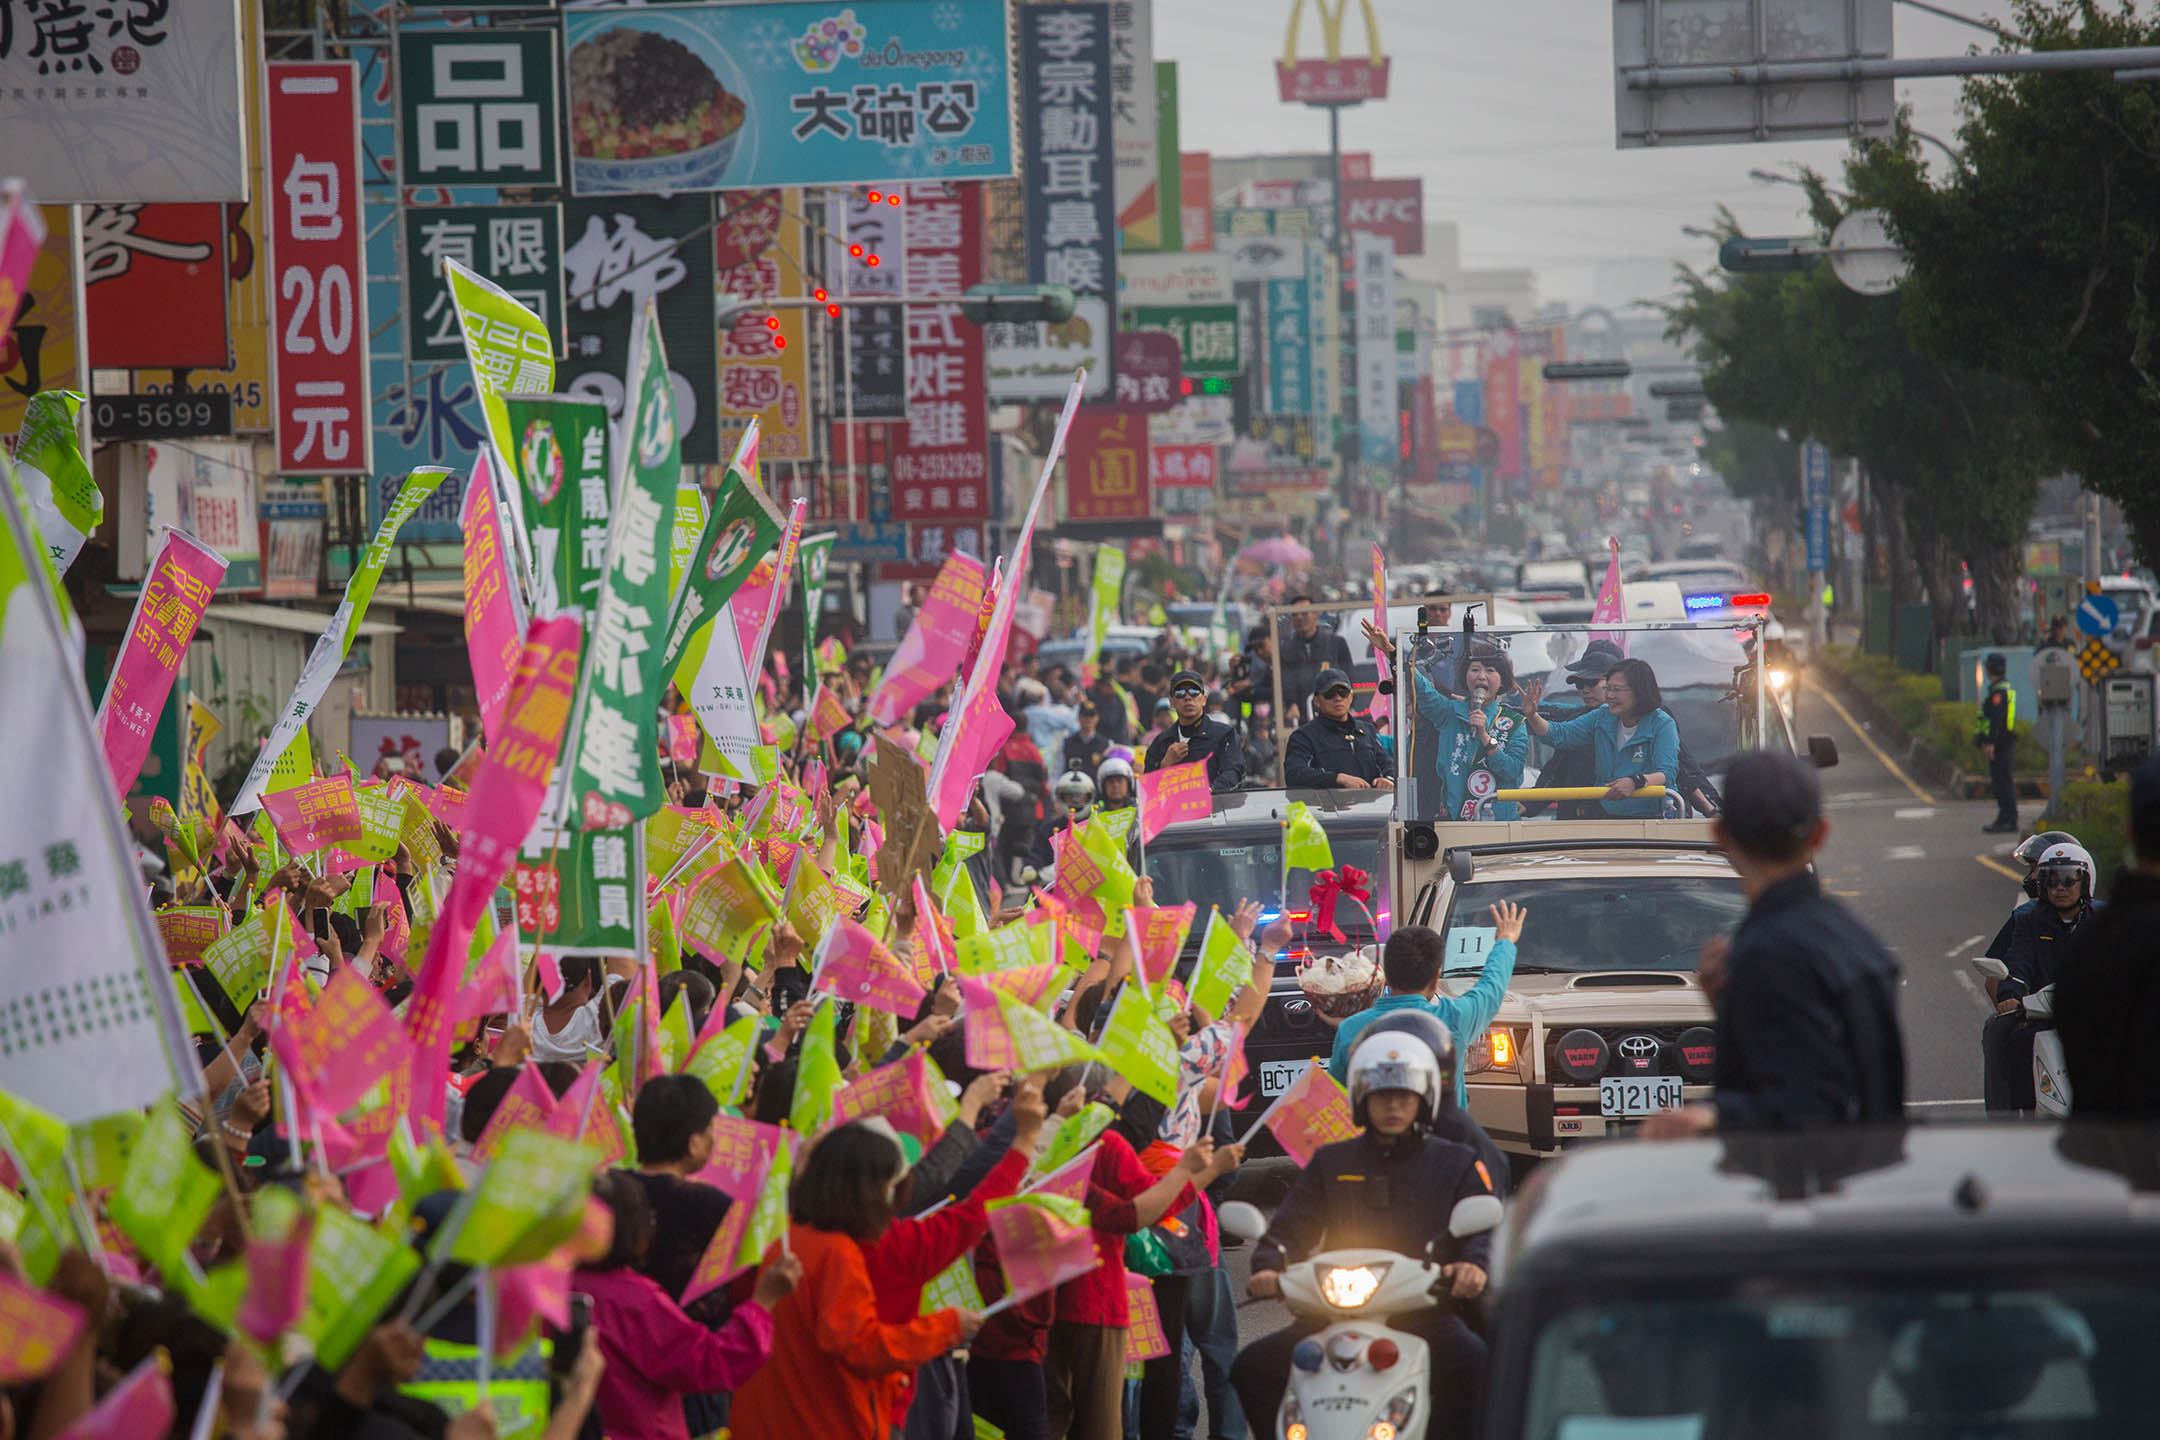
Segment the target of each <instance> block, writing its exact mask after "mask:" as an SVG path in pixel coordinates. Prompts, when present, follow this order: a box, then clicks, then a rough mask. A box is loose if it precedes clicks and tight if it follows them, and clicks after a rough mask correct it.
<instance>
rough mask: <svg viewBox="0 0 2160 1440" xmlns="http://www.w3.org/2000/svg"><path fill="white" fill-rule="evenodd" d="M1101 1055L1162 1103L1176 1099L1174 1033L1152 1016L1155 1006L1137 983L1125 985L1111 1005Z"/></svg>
mask: <svg viewBox="0 0 2160 1440" xmlns="http://www.w3.org/2000/svg"><path fill="white" fill-rule="evenodd" d="M1102 1056H1103V1060H1104V1061H1105V1062H1106V1063H1107V1064H1108V1065H1109V1066H1110V1068H1111V1069H1113V1070H1115V1071H1117V1073H1118V1074H1120V1075H1123V1076H1124V1077H1125V1078H1126V1079H1128V1080H1130V1081H1132V1083H1133V1088H1134V1089H1136V1090H1141V1091H1144V1092H1146V1093H1147V1094H1149V1095H1152V1096H1154V1097H1155V1098H1156V1099H1157V1100H1160V1101H1162V1103H1163V1104H1165V1105H1175V1104H1176V1103H1177V1091H1178V1045H1177V1037H1176V1036H1175V1035H1172V1034H1171V1033H1170V1027H1169V1026H1167V1025H1165V1024H1163V1022H1162V1021H1160V1020H1158V1019H1156V1018H1155V1011H1154V1007H1152V1006H1151V1005H1149V1003H1148V998H1147V995H1146V993H1145V992H1143V991H1142V990H1141V988H1140V987H1139V986H1137V985H1127V986H1126V987H1125V988H1124V989H1123V990H1121V991H1119V992H1118V998H1117V1003H1116V1004H1115V1005H1112V1006H1111V1007H1110V1020H1109V1023H1107V1024H1105V1025H1104V1026H1103V1032H1102Z"/></svg>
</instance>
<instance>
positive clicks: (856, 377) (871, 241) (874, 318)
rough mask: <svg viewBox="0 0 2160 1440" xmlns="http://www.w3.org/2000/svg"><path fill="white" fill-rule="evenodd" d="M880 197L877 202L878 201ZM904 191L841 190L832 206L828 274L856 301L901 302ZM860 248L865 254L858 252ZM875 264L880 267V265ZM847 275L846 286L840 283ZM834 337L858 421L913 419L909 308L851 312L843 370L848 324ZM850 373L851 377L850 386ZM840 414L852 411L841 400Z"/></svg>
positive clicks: (836, 359) (837, 378)
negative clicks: (842, 217)
mask: <svg viewBox="0 0 2160 1440" xmlns="http://www.w3.org/2000/svg"><path fill="white" fill-rule="evenodd" d="M872 196H876V197H877V198H876V199H874V200H873V199H872V198H871V197H872ZM899 199H900V196H899V194H898V192H893V191H884V190H845V191H842V190H835V191H831V192H829V195H828V198H827V200H826V202H825V215H826V219H825V227H826V229H827V230H829V231H833V232H835V233H834V235H833V236H832V238H831V239H830V240H828V241H827V243H826V251H825V254H826V261H825V274H826V276H827V277H828V283H830V284H833V285H834V286H835V288H836V289H837V290H838V292H839V293H840V294H843V295H846V296H847V297H848V298H850V299H861V298H862V297H863V296H865V295H881V296H886V297H889V298H891V299H892V300H894V301H895V302H897V301H898V300H899V298H900V294H901V280H902V278H903V277H904V276H905V275H906V273H907V235H906V231H905V228H904V227H905V223H906V222H905V220H904V218H903V217H902V215H901V213H900V207H899V205H898V204H897V203H895V202H897V201H898V200H899ZM842 207H845V209H846V219H847V227H846V230H845V232H844V233H845V234H846V235H847V239H848V245H847V248H846V249H844V250H843V249H842V248H841V245H840V239H839V233H840V226H839V225H838V224H837V223H835V222H836V221H837V220H838V218H839V217H838V216H837V215H836V214H835V213H834V212H836V211H838V210H840V209H841V208H842ZM857 246H860V247H861V248H862V253H861V254H860V255H857V254H855V253H854V250H855V247H857ZM873 261H875V263H872V262H873ZM843 274H844V275H845V284H844V286H842V285H841V284H840V280H841V277H842V276H843ZM828 329H829V334H830V338H831V340H832V342H833V343H832V347H831V351H830V353H831V355H832V379H833V386H834V389H833V393H834V394H835V395H838V394H839V393H840V392H839V386H840V385H841V384H842V383H845V384H846V385H847V386H848V389H849V391H850V392H851V393H852V395H853V398H854V403H855V418H856V419H857V420H897V419H899V418H900V417H901V416H903V415H905V414H907V318H906V313H905V309H904V307H902V306H901V305H899V304H897V303H895V304H891V305H856V306H853V307H851V308H850V314H849V315H848V330H849V335H848V346H847V349H848V354H847V357H846V366H847V368H846V370H845V372H843V371H842V369H841V363H842V359H841V355H840V327H839V325H837V324H833V325H831V326H829V327H828ZM843 373H844V375H845V380H844V381H843V378H842V377H843ZM833 413H834V414H835V416H839V415H843V414H845V413H846V412H845V409H844V407H843V406H842V404H841V402H840V401H839V400H835V401H834V402H833Z"/></svg>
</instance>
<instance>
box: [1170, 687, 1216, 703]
mask: <svg viewBox="0 0 2160 1440" xmlns="http://www.w3.org/2000/svg"><path fill="white" fill-rule="evenodd" d="M1206 693H1207V692H1206V691H1205V690H1202V689H1201V688H1200V687H1199V686H1197V685H1180V686H1178V688H1177V689H1175V690H1172V691H1171V692H1170V698H1171V699H1173V700H1192V699H1196V698H1198V697H1199V696H1202V695H1205V694H1206Z"/></svg>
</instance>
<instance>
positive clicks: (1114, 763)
mask: <svg viewBox="0 0 2160 1440" xmlns="http://www.w3.org/2000/svg"><path fill="white" fill-rule="evenodd" d="M1132 778H1133V773H1132V762H1131V761H1130V760H1127V759H1124V758H1123V757H1121V756H1117V755H1112V756H1111V757H1110V758H1109V759H1107V760H1105V761H1103V762H1102V765H1101V766H1100V767H1098V768H1097V770H1096V771H1095V783H1096V784H1097V785H1108V784H1109V783H1110V782H1111V781H1112V780H1123V781H1125V782H1127V783H1128V784H1130V783H1131V781H1132Z"/></svg>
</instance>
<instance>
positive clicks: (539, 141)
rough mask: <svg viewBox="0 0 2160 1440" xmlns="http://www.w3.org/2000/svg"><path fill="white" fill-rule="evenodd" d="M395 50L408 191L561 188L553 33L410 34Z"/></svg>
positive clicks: (406, 35) (489, 31) (404, 34)
mask: <svg viewBox="0 0 2160 1440" xmlns="http://www.w3.org/2000/svg"><path fill="white" fill-rule="evenodd" d="M397 48H398V57H397V58H398V104H399V106H400V107H401V108H402V109H403V110H404V115H403V120H404V125H403V130H404V136H405V155H404V167H403V169H404V174H403V177H402V178H403V179H404V182H405V184H407V185H408V186H415V185H533V186H551V187H552V186H556V185H560V184H561V183H562V166H561V161H560V159H559V157H558V156H557V153H556V149H555V135H556V129H557V123H556V118H555V109H556V105H555V32H554V31H552V30H498V29H492V28H491V29H488V30H483V31H472V30H407V31H405V32H404V33H403V34H401V35H399V36H398V46H397ZM475 268H479V267H475ZM483 273H485V272H484V271H483Z"/></svg>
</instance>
